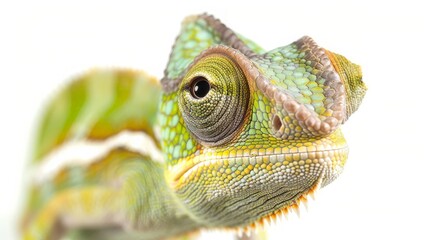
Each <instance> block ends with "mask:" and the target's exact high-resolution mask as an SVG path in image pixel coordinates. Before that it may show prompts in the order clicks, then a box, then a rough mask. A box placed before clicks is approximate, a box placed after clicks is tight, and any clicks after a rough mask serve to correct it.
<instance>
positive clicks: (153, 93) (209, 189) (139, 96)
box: [22, 14, 366, 240]
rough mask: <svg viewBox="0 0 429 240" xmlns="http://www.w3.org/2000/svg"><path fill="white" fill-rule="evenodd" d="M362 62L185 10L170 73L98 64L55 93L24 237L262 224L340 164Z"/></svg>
mask: <svg viewBox="0 0 429 240" xmlns="http://www.w3.org/2000/svg"><path fill="white" fill-rule="evenodd" d="M365 91H366V87H365V85H364V83H363V82H362V74H361V69H360V67H359V66H358V65H356V64H353V63H351V62H350V61H348V60H347V59H346V58H344V57H343V56H341V55H338V54H335V53H333V52H331V51H328V50H326V49H324V48H321V47H319V46H318V45H317V44H316V43H315V42H314V41H313V40H312V39H311V38H310V37H303V38H301V39H299V40H297V41H296V42H293V43H292V44H289V45H287V46H284V47H279V48H276V49H274V50H271V51H264V50H263V49H262V48H260V47H259V46H258V45H256V44H255V43H253V42H252V41H250V40H248V39H246V38H244V37H242V36H241V35H238V34H237V33H235V32H233V31H232V30H231V29H229V28H228V27H226V26H225V25H224V24H222V23H221V22H220V21H219V20H217V19H215V18H214V17H213V16H211V15H207V14H202V15H199V16H191V17H188V18H186V19H185V20H184V22H183V24H182V30H181V32H180V34H179V36H178V37H177V39H176V42H175V45H174V46H173V49H172V52H171V55H170V58H169V61H168V65H167V67H166V70H165V75H164V77H163V78H162V80H161V81H160V83H159V82H158V81H157V80H156V79H154V78H153V77H150V76H148V75H147V74H145V73H143V72H139V71H132V70H124V69H107V70H93V71H90V72H88V73H87V74H83V75H82V76H80V77H78V78H77V79H75V80H74V81H72V82H71V83H70V84H69V85H68V86H67V87H66V88H65V89H63V90H62V91H60V92H59V94H57V95H56V97H55V98H54V99H53V100H52V101H51V102H50V104H49V105H48V106H47V108H46V111H45V113H44V115H43V117H42V121H41V124H40V129H39V133H38V135H37V139H36V141H35V143H36V146H35V151H34V159H33V162H32V163H33V166H34V167H33V170H34V174H35V177H34V179H33V178H32V182H31V187H30V190H29V193H28V201H27V203H26V209H25V214H24V218H23V224H22V229H23V230H22V237H23V239H26V240H30V239H61V238H63V237H65V236H67V237H69V238H70V239H165V238H183V239H185V238H188V237H189V238H190V237H191V236H190V235H189V234H190V233H192V232H196V231H198V230H199V229H210V228H218V229H219V228H220V229H241V230H244V231H249V230H251V229H254V228H256V227H258V226H260V225H262V224H263V223H264V222H265V220H270V219H273V218H275V217H276V216H278V215H280V214H284V213H287V212H288V211H290V210H291V209H293V208H297V207H298V204H299V203H300V202H301V201H306V199H307V197H308V196H309V195H311V194H313V192H314V191H315V190H317V189H318V188H320V187H323V186H326V185H327V184H329V183H330V182H332V181H333V180H334V179H335V178H337V176H338V175H339V174H340V173H341V171H342V169H343V167H344V164H345V162H346V159H347V154H348V147H347V145H346V141H345V139H344V137H343V135H342V133H341V131H340V129H339V127H340V125H341V124H343V123H344V122H345V121H346V120H347V119H348V117H349V116H350V115H351V114H352V113H353V112H354V111H356V109H357V108H358V107H359V105H360V102H361V100H362V98H363V96H364V94H365Z"/></svg>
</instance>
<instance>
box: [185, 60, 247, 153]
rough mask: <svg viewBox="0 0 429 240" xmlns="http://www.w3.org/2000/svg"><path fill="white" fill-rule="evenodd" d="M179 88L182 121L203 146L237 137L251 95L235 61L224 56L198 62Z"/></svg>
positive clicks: (217, 143) (213, 144) (218, 143)
mask: <svg viewBox="0 0 429 240" xmlns="http://www.w3.org/2000/svg"><path fill="white" fill-rule="evenodd" d="M180 89H181V90H180V93H179V94H180V95H179V108H180V111H181V112H182V115H183V120H184V122H185V124H186V126H187V128H188V129H189V131H190V132H191V133H192V135H193V136H194V137H195V138H196V139H197V140H199V141H200V142H201V143H202V144H203V145H208V146H215V145H220V144H223V143H225V142H228V141H229V140H231V139H232V138H233V137H234V136H235V135H236V133H237V132H238V131H237V129H238V128H239V127H240V126H241V125H242V124H243V122H244V117H245V115H246V113H247V111H248V105H249V98H250V92H249V86H248V84H247V80H246V77H245V75H244V73H243V71H242V70H241V68H240V67H239V66H238V64H236V63H235V61H234V60H232V59H230V58H229V57H228V56H225V55H222V54H210V55H208V56H205V57H203V58H201V59H199V60H198V61H197V62H196V63H195V64H194V65H193V66H192V67H191V68H190V69H189V71H188V72H187V73H186V75H185V76H184V78H183V80H182V85H181V87H180Z"/></svg>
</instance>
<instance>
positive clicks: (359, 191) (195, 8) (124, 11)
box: [0, 0, 429, 240]
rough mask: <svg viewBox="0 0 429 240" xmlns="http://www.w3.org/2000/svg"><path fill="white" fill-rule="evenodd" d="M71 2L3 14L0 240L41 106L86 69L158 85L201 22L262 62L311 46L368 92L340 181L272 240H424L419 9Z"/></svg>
mask: <svg viewBox="0 0 429 240" xmlns="http://www.w3.org/2000/svg"><path fill="white" fill-rule="evenodd" d="M11 2H12V1H11ZM70 2H73V3H67V4H64V3H58V1H52V2H49V1H14V2H13V4H11V3H9V4H6V3H4V2H3V1H2V2H1V3H0V27H1V28H0V61H1V62H0V78H1V80H0V83H1V87H0V103H1V108H0V110H1V111H0V112H1V113H0V114H1V116H0V121H1V124H0V128H1V129H0V137H1V138H0V140H1V143H0V149H1V153H0V156H1V162H0V239H15V238H16V236H15V235H14V232H15V229H16V225H17V221H18V216H19V207H20V206H21V204H22V201H23V190H22V189H23V179H24V176H25V173H26V172H25V171H24V169H25V166H26V162H27V161H28V157H29V151H30V143H31V137H32V135H33V132H34V128H35V124H36V120H37V117H38V112H39V111H40V110H41V109H42V106H43V103H45V102H46V101H47V100H48V98H49V96H52V94H53V93H54V92H55V91H56V90H57V89H58V88H59V87H60V86H62V84H63V83H64V82H65V81H66V80H67V79H69V78H70V77H71V76H73V75H76V74H79V73H81V72H82V71H84V70H87V69H89V68H92V67H105V66H120V67H130V68H136V69H144V70H146V71H147V72H149V73H151V74H153V75H155V76H157V77H162V72H163V69H164V66H165V64H166V61H167V58H168V54H169V51H170V48H171V45H172V44H173V41H174V39H175V37H176V35H177V33H178V32H179V29H180V22H181V20H182V19H183V18H184V17H185V16H187V15H190V14H197V13H202V12H209V13H212V14H214V15H215V16H217V17H218V18H220V19H221V20H222V21H223V22H224V23H226V24H227V25H228V26H229V27H231V28H232V29H234V30H236V31H237V32H240V33H241V34H243V35H245V36H247V37H248V38H250V39H253V40H254V41H256V42H257V43H259V44H260V45H261V46H263V47H264V48H265V49H267V50H268V49H272V48H275V47H279V46H282V45H286V44H289V43H290V42H292V41H295V40H296V39H298V38H299V37H301V36H303V35H309V36H312V37H313V38H314V39H315V40H316V42H318V43H319V45H321V46H323V47H325V48H327V49H329V50H332V51H335V52H338V53H341V54H343V55H345V56H347V57H348V58H349V59H351V60H353V61H354V62H356V63H359V64H360V65H361V66H362V69H363V74H364V80H365V82H366V83H367V85H368V87H369V90H368V93H367V96H366V97H365V99H364V101H363V104H362V105H361V108H360V109H359V111H358V112H357V113H356V114H355V115H353V116H352V117H351V119H350V120H349V121H348V122H347V123H346V125H345V126H344V128H343V129H344V133H345V135H346V138H347V140H348V143H349V145H350V149H351V151H350V155H349V161H348V164H347V166H346V169H345V172H344V173H343V175H342V176H341V177H340V178H339V179H338V180H337V181H336V182H334V183H333V184H332V185H330V186H328V187H327V188H326V189H322V190H321V191H320V192H319V193H318V194H317V197H316V201H314V202H311V203H310V204H309V210H308V211H305V210H304V211H303V212H302V213H301V217H300V218H298V217H296V216H294V215H292V216H291V217H290V218H289V219H288V220H286V221H282V222H281V223H279V224H277V225H276V226H274V227H272V228H270V232H271V235H270V237H271V238H272V239H298V238H299V239H300V240H304V239H315V238H317V239H429V234H428V229H427V228H428V227H429V224H428V223H429V220H428V216H429V211H428V203H429V197H428V196H427V195H428V185H429V180H428V179H429V178H428V176H429V169H428V167H429V164H428V161H429V157H428V156H427V151H428V149H429V147H428V146H427V145H428V131H427V126H428V122H429V121H428V117H427V116H428V115H427V113H428V112H429V108H428V95H429V94H428V91H429V84H428V81H429V74H428V66H427V65H428V49H427V47H428V42H429V41H428V40H429V38H428V36H427V34H428V28H429V27H428V23H429V19H428V17H427V14H428V13H427V10H428V7H427V6H424V5H423V2H424V1H421V3H418V2H415V1H385V2H382V1H371V3H366V2H363V1H356V2H348V1H343V0H338V1H314V2H307V1H298V0H295V1H279V2H278V3H277V2H274V1H270V0H262V1H257V2H256V1H255V2H249V1H242V2H240V1H233V0H228V1H219V0H217V1H206V2H204V3H202V1H160V0H157V1H151V2H150V5H149V4H143V1H139V2H140V3H137V2H130V1H118V2H108V1H99V2H96V1H91V2H90V1H70ZM237 2H238V3H237ZM203 236H204V239H205V238H212V239H216V238H215V235H214V234H213V233H209V234H204V235H203Z"/></svg>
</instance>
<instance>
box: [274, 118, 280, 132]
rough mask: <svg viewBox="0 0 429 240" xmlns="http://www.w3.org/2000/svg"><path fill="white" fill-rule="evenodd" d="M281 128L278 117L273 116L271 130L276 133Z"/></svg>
mask: <svg viewBox="0 0 429 240" xmlns="http://www.w3.org/2000/svg"><path fill="white" fill-rule="evenodd" d="M281 127H282V121H281V120H280V117H279V115H275V116H274V118H273V128H274V130H275V131H278V130H279V129H280V128H281Z"/></svg>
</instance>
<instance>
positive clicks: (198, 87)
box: [189, 76, 212, 99]
mask: <svg viewBox="0 0 429 240" xmlns="http://www.w3.org/2000/svg"><path fill="white" fill-rule="evenodd" d="M211 88H212V86H211V84H210V82H209V80H208V79H207V78H206V77H203V76H196V77H194V78H193V79H192V80H191V83H190V84H189V92H190V94H191V96H192V97H193V98H195V99H201V98H204V97H205V96H207V94H208V93H209V92H210V90H211Z"/></svg>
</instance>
